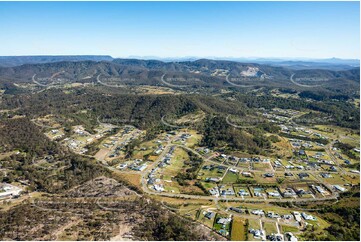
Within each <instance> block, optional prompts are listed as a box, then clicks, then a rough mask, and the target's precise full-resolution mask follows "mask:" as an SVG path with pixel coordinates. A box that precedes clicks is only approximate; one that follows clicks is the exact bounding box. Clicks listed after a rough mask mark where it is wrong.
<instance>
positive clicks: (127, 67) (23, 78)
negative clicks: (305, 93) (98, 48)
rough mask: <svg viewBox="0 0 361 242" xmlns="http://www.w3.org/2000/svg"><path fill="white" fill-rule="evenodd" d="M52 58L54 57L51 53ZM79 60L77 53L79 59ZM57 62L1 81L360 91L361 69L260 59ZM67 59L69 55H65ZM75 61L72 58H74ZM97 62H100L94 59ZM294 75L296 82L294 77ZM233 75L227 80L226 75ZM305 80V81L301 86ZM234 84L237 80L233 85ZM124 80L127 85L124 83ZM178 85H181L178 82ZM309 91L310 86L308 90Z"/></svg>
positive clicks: (6, 71) (0, 70)
mask: <svg viewBox="0 0 361 242" xmlns="http://www.w3.org/2000/svg"><path fill="white" fill-rule="evenodd" d="M49 58H50V57H49ZM74 58H75V57H74ZM77 58H80V60H81V59H82V58H84V59H87V57H85V56H84V57H76V58H75V59H76V60H78V61H61V62H52V61H55V60H58V59H61V58H55V59H48V58H46V57H44V60H43V61H44V62H48V63H38V64H24V65H21V66H15V67H0V84H1V83H31V82H33V78H34V75H36V78H43V79H46V78H48V79H49V78H51V77H54V76H56V77H59V78H62V79H63V80H66V81H67V82H96V78H97V76H98V75H99V74H101V75H102V76H103V77H108V78H118V79H122V80H126V83H125V84H127V85H154V86H157V85H158V86H159V85H161V86H164V85H166V84H165V83H164V82H161V77H162V75H164V74H166V77H165V78H175V79H180V78H181V79H184V80H183V81H182V83H181V84H182V85H184V84H185V85H187V86H197V87H216V88H219V87H238V86H237V85H241V86H242V85H248V86H250V87H273V88H278V87H283V88H284V87H290V86H291V87H293V88H297V89H307V88H305V86H306V87H307V86H310V82H311V86H315V87H316V86H317V87H321V88H326V89H343V88H347V89H348V90H355V89H358V86H359V82H360V81H359V80H360V74H359V72H360V69H359V68H355V69H351V70H344V71H331V70H323V69H307V70H291V69H288V68H286V67H275V66H270V65H261V64H255V63H239V62H234V61H221V60H208V59H200V60H196V61H183V62H162V61H158V60H138V59H114V60H112V59H110V57H109V58H108V57H106V56H105V57H99V58H98V57H90V58H89V59H91V60H86V61H79V59H77ZM65 59H66V58H65ZM70 59H71V58H70ZM94 60H96V61H94ZM292 75H294V79H295V80H294V82H293V83H292V82H291V76H292ZM227 77H228V79H227ZM296 82H297V83H298V82H300V84H301V85H297V83H296ZM232 83H235V84H232ZM122 84H124V83H122ZM173 84H179V83H173ZM308 89H309V88H308Z"/></svg>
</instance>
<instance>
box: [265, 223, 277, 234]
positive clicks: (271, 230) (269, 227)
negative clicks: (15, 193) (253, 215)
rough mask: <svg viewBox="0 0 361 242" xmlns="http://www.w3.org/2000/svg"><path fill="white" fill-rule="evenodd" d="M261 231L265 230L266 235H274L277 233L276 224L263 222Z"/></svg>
mask: <svg viewBox="0 0 361 242" xmlns="http://www.w3.org/2000/svg"><path fill="white" fill-rule="evenodd" d="M263 229H264V230H266V234H276V233H277V227H276V223H271V222H265V223H264V225H263Z"/></svg>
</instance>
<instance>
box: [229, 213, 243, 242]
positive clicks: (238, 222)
mask: <svg viewBox="0 0 361 242" xmlns="http://www.w3.org/2000/svg"><path fill="white" fill-rule="evenodd" d="M246 233H247V228H246V223H245V221H244V219H242V218H240V217H238V216H235V217H233V222H232V227H231V240H233V241H245V240H246V239H247V238H246Z"/></svg>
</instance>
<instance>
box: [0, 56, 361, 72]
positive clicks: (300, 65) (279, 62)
mask: <svg viewBox="0 0 361 242" xmlns="http://www.w3.org/2000/svg"><path fill="white" fill-rule="evenodd" d="M199 59H200V58H197V57H182V58H159V57H156V56H144V57H138V56H134V57H131V58H127V59H120V58H117V59H116V58H113V57H112V56H109V55H64V56H56V55H55V56H51V55H49V56H0V67H15V66H20V65H24V64H41V63H54V62H61V61H71V62H78V61H96V62H99V61H109V62H111V61H113V60H117V62H121V61H120V60H124V61H127V62H129V60H143V61H154V62H156V61H160V62H167V63H169V62H191V61H196V60H199ZM207 59H208V60H217V61H222V60H223V61H233V62H239V63H255V64H266V65H270V66H280V67H285V68H289V69H293V70H302V69H327V70H335V71H339V70H349V69H353V68H355V67H359V66H360V60H357V59H339V58H330V59H306V58H298V59H292V58H290V59H283V58H233V57H224V58H219V57H210V58H207Z"/></svg>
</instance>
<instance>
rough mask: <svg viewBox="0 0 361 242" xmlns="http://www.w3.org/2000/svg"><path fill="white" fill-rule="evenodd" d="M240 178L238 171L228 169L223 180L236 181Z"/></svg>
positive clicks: (225, 181) (224, 181)
mask: <svg viewBox="0 0 361 242" xmlns="http://www.w3.org/2000/svg"><path fill="white" fill-rule="evenodd" d="M237 180H238V173H233V172H230V171H228V172H227V174H226V175H225V176H224V178H223V180H222V182H223V183H235V182H237Z"/></svg>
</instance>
